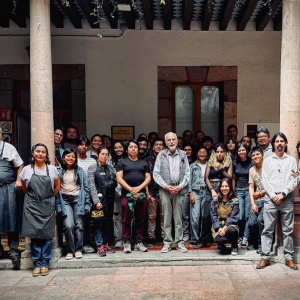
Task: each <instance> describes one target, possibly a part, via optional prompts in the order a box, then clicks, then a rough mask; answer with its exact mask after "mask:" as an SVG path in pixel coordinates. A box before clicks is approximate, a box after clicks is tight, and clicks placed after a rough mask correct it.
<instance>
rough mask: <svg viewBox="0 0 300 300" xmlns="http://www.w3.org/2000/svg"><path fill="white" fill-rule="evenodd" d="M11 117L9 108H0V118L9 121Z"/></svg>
mask: <svg viewBox="0 0 300 300" xmlns="http://www.w3.org/2000/svg"><path fill="white" fill-rule="evenodd" d="M11 119H12V110H11V109H10V108H0V120H1V121H10V120H11Z"/></svg>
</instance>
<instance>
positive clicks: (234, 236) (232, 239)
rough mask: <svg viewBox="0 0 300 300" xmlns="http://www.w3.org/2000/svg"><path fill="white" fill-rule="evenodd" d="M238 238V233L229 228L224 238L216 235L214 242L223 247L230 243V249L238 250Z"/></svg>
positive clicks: (231, 227)
mask: <svg viewBox="0 0 300 300" xmlns="http://www.w3.org/2000/svg"><path fill="white" fill-rule="evenodd" d="M238 238H239V231H238V230H237V229H236V228H235V227H233V226H229V227H228V229H227V231H226V233H225V236H220V235H217V236H216V238H215V242H216V243H218V244H221V245H224V244H225V243H231V248H238V243H237V242H238Z"/></svg>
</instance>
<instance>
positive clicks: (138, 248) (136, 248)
mask: <svg viewBox="0 0 300 300" xmlns="http://www.w3.org/2000/svg"><path fill="white" fill-rule="evenodd" d="M134 251H141V252H148V249H147V248H146V247H145V246H144V244H143V243H142V242H140V243H138V244H135V245H134Z"/></svg>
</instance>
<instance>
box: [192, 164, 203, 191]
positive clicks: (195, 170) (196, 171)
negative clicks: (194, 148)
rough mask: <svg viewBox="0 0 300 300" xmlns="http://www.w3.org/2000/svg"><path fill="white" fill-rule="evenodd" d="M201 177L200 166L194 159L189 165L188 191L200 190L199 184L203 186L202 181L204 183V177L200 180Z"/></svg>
mask: <svg viewBox="0 0 300 300" xmlns="http://www.w3.org/2000/svg"><path fill="white" fill-rule="evenodd" d="M201 178H202V169H201V166H200V164H199V163H198V161H195V162H193V163H192V164H191V165H190V181H189V193H191V192H192V191H200V186H203V183H204V185H205V178H202V180H201ZM201 183H202V184H201Z"/></svg>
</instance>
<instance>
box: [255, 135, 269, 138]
mask: <svg viewBox="0 0 300 300" xmlns="http://www.w3.org/2000/svg"><path fill="white" fill-rule="evenodd" d="M267 137H269V136H268V135H261V136H258V137H257V139H265V138H267Z"/></svg>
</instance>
